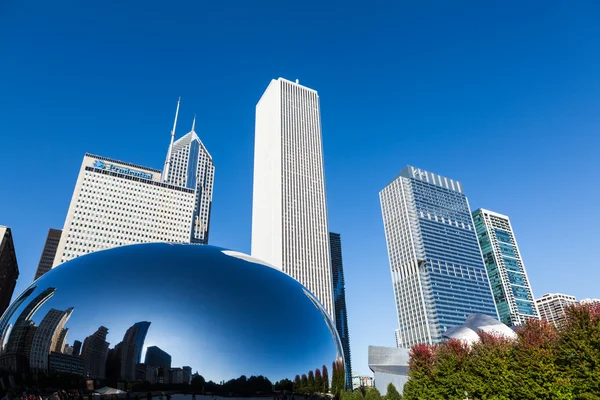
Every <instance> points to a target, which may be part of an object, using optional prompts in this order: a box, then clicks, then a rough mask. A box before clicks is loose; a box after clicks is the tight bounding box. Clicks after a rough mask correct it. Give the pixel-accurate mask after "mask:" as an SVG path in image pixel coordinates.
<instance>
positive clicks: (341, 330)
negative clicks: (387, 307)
mask: <svg viewBox="0 0 600 400" xmlns="http://www.w3.org/2000/svg"><path fill="white" fill-rule="evenodd" d="M329 248H330V252H331V272H332V275H333V305H334V308H335V327H336V329H337V332H338V335H339V336H340V340H341V342H342V348H343V350H344V364H345V369H346V388H347V389H349V388H351V387H352V361H351V359H350V332H348V312H347V309H346V287H345V283H344V263H343V262H342V238H341V236H340V234H339V233H333V232H329Z"/></svg>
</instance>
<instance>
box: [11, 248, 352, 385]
mask: <svg viewBox="0 0 600 400" xmlns="http://www.w3.org/2000/svg"><path fill="white" fill-rule="evenodd" d="M13 304H14V305H15V306H13V307H11V308H9V312H7V313H6V314H5V315H4V316H3V317H2V319H1V320H0V330H1V331H0V337H1V341H0V375H3V376H6V375H9V374H10V375H12V376H13V377H18V378H17V379H23V380H24V381H23V382H21V383H23V384H27V382H29V380H31V381H35V382H38V383H39V384H40V385H42V383H43V382H46V384H48V385H50V384H51V383H52V377H53V376H59V375H60V376H63V377H64V376H65V375H68V376H72V377H78V378H79V379H81V380H90V381H96V385H109V386H111V385H112V386H113V387H116V386H114V385H118V384H119V383H125V384H126V386H125V387H129V384H134V385H135V384H136V383H141V382H150V383H163V384H189V383H190V382H191V380H192V371H197V372H198V374H199V375H201V376H202V377H203V378H204V380H205V381H207V382H208V381H209V380H212V381H214V382H222V381H228V380H231V379H236V378H239V377H240V376H242V375H244V376H246V377H250V376H261V375H262V376H263V377H265V378H267V379H269V380H270V381H271V382H272V383H275V382H276V381H279V380H282V379H286V378H287V379H290V380H292V381H293V380H294V378H295V376H296V375H300V376H302V375H303V374H307V375H308V374H309V371H312V373H315V374H316V370H317V369H318V370H319V373H318V374H322V373H323V366H326V369H328V370H329V371H328V376H329V380H331V377H332V373H333V371H332V364H333V363H336V365H339V364H340V363H341V364H343V352H342V348H341V344H340V340H339V337H338V335H337V333H336V330H335V326H334V324H333V322H332V321H331V319H330V318H329V316H328V314H327V312H326V311H325V309H324V308H323V306H322V305H321V304H320V303H319V301H318V300H317V299H316V298H315V296H313V295H312V294H311V293H310V292H309V291H308V290H307V289H306V288H305V287H304V286H302V285H301V284H300V283H298V282H297V281H296V280H294V279H293V278H291V277H290V276H288V275H287V274H284V273H283V272H281V271H279V270H277V269H275V268H272V267H271V266H268V265H266V264H264V263H263V262H261V261H260V260H257V259H254V258H252V257H250V256H247V255H244V254H242V253H238V252H232V251H227V250H224V249H221V248H218V247H214V246H208V245H184V244H177V245H175V244H167V243H150V244H137V245H131V246H123V247H118V248H113V249H110V250H104V251H99V252H96V253H91V254H89V255H85V256H82V257H79V258H76V259H74V260H71V261H69V262H66V263H64V264H62V265H60V266H58V267H56V268H54V269H52V270H51V271H49V272H48V273H46V274H45V275H43V276H42V277H41V278H40V279H38V280H37V281H35V282H34V283H33V284H32V285H31V286H30V287H29V288H27V289H26V290H25V291H24V292H23V293H22V294H21V295H20V296H19V297H18V298H17V299H16V300H15V302H14V303H13ZM342 372H343V371H342ZM40 377H44V379H41V378H40Z"/></svg>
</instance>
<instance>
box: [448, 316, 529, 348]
mask: <svg viewBox="0 0 600 400" xmlns="http://www.w3.org/2000/svg"><path fill="white" fill-rule="evenodd" d="M479 331H483V332H486V333H489V334H493V335H497V336H503V337H505V338H507V339H516V338H517V334H516V333H515V331H513V330H512V329H510V328H509V327H508V326H506V325H504V324H503V323H502V322H500V321H498V320H496V319H494V318H492V317H490V316H489V315H485V314H471V315H469V317H467V319H466V320H465V323H464V324H462V325H460V326H454V327H451V328H448V330H446V332H444V334H443V336H444V338H446V339H459V340H461V341H464V342H466V343H469V344H471V343H476V342H478V341H479V340H480V339H479V335H478V334H477V332H479Z"/></svg>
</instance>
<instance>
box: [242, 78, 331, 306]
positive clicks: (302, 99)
mask: <svg viewBox="0 0 600 400" xmlns="http://www.w3.org/2000/svg"><path fill="white" fill-rule="evenodd" d="M252 256H253V257H256V258H258V259H260V260H263V261H266V262H268V263H269V264H271V265H273V266H275V267H276V268H279V269H281V270H282V271H283V272H285V273H287V274H288V275H290V276H292V277H293V278H295V279H296V280H298V281H299V282H300V283H302V284H303V285H304V286H306V287H307V288H308V289H309V290H310V291H311V292H312V293H313V294H314V295H315V296H316V297H317V298H318V299H319V300H320V301H321V303H322V304H323V306H324V307H325V309H326V310H327V311H328V312H329V314H330V315H331V316H332V317H333V296H332V279H331V262H330V255H329V230H328V224H327V204H326V199H325V177H324V169H323V148H322V138H321V115H320V105H319V95H318V93H317V92H316V91H315V90H313V89H309V88H307V87H304V86H301V85H300V84H298V83H297V82H296V83H294V82H290V81H288V80H285V79H282V78H279V79H277V80H272V81H271V83H270V84H269V86H268V87H267V89H266V91H265V92H264V93H263V95H262V97H261V99H260V100H259V102H258V104H257V105H256V129H255V147H254V183H253V202H252Z"/></svg>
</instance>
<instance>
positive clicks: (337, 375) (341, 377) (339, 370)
mask: <svg viewBox="0 0 600 400" xmlns="http://www.w3.org/2000/svg"><path fill="white" fill-rule="evenodd" d="M331 370H332V374H331V392H332V394H333V395H334V396H335V398H336V399H340V396H341V394H342V392H343V391H344V390H345V386H346V380H345V373H344V363H343V362H342V361H341V360H338V361H334V362H333V364H332V368H331Z"/></svg>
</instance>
